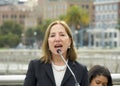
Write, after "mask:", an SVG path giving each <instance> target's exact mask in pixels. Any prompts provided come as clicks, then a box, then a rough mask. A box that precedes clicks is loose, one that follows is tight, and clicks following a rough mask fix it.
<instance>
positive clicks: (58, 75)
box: [52, 63, 67, 86]
mask: <svg viewBox="0 0 120 86" xmlns="http://www.w3.org/2000/svg"><path fill="white" fill-rule="evenodd" d="M66 68H67V66H66V65H64V66H58V65H55V64H54V63H52V69H53V74H54V78H55V82H56V86H61V82H62V80H63V77H64V74H65V71H66Z"/></svg>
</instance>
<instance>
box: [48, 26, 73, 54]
mask: <svg viewBox="0 0 120 86" xmlns="http://www.w3.org/2000/svg"><path fill="white" fill-rule="evenodd" d="M48 44H49V49H50V51H51V52H52V54H54V55H58V53H57V49H60V50H61V51H62V54H64V55H66V52H67V49H68V48H69V47H70V44H71V39H70V38H69V36H68V34H67V32H66V31H65V28H64V27H63V26H62V25H61V24H56V25H54V26H52V28H51V30H50V35H49V37H48Z"/></svg>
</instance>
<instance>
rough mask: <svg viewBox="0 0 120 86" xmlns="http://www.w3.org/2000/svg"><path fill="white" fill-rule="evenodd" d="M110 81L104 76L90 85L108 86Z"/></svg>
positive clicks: (99, 76)
mask: <svg viewBox="0 0 120 86" xmlns="http://www.w3.org/2000/svg"><path fill="white" fill-rule="evenodd" d="M107 83H108V79H107V78H106V77H105V76H103V75H97V76H96V77H95V78H94V79H93V80H92V81H91V83H90V86H107Z"/></svg>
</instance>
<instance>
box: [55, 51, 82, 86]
mask: <svg viewBox="0 0 120 86" xmlns="http://www.w3.org/2000/svg"><path fill="white" fill-rule="evenodd" d="M57 53H58V54H59V55H60V57H61V58H62V60H63V61H64V63H65V64H66V66H67V67H68V69H69V71H70V72H71V74H72V76H73V77H74V80H75V86H80V85H79V83H78V81H77V79H76V77H75V74H74V73H73V71H72V69H71V68H70V66H69V65H68V64H67V62H66V60H65V59H64V57H63V55H62V53H61V50H60V49H57Z"/></svg>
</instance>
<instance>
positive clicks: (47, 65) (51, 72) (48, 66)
mask: <svg viewBox="0 0 120 86" xmlns="http://www.w3.org/2000/svg"><path fill="white" fill-rule="evenodd" d="M44 68H45V72H46V73H47V75H48V77H49V78H50V79H51V81H52V82H53V84H54V85H55V79H54V75H53V71H52V67H51V64H50V63H46V64H45V65H44Z"/></svg>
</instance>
